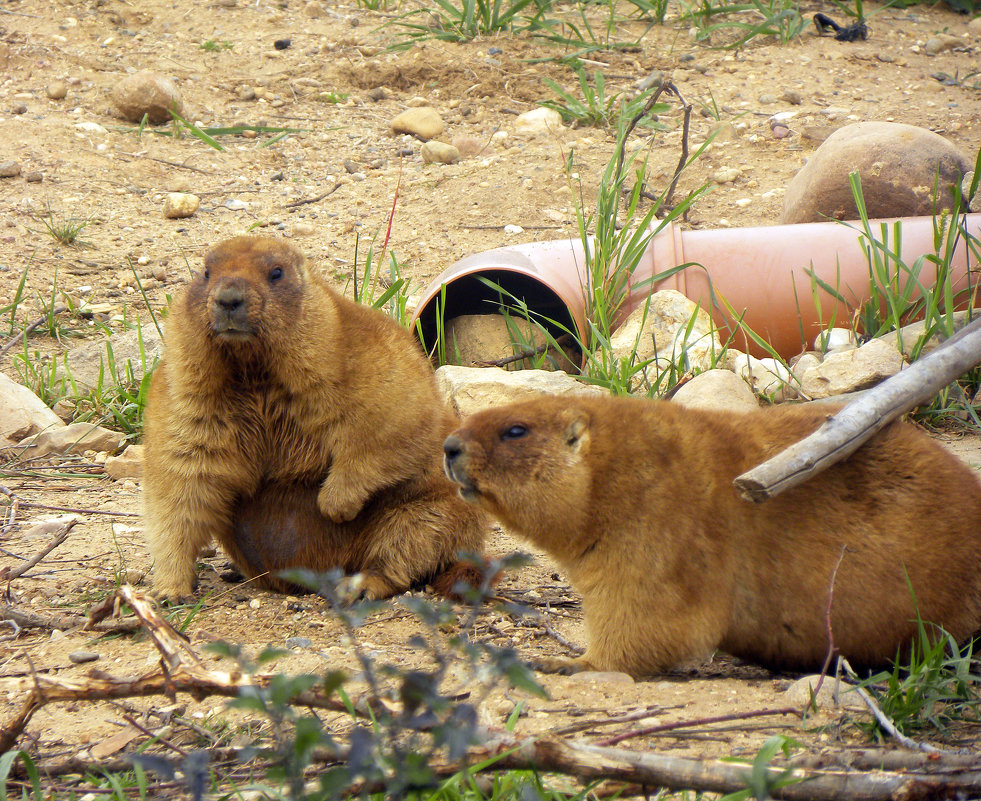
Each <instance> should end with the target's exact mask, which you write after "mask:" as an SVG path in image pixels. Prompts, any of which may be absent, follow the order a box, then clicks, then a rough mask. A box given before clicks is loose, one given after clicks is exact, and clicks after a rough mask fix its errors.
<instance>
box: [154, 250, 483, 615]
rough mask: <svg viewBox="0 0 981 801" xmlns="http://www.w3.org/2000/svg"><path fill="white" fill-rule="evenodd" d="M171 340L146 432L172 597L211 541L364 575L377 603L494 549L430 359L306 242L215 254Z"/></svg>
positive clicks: (161, 552) (166, 592) (271, 560)
mask: <svg viewBox="0 0 981 801" xmlns="http://www.w3.org/2000/svg"><path fill="white" fill-rule="evenodd" d="M165 343H166V350H165V355H164V358H163V360H162V361H161V363H160V364H159V365H158V367H157V369H156V372H155V373H154V375H153V380H152V384H151V387H150V393H149V398H148V404H147V410H146V418H145V420H146V424H145V432H144V440H145V444H146V471H145V476H144V480H143V495H144V516H145V525H146V535H147V539H148V542H149V545H150V551H151V554H152V556H153V559H154V573H155V579H154V583H155V589H156V591H157V593H158V594H159V595H162V596H166V597H168V598H171V599H174V598H181V597H185V596H187V595H189V594H190V593H191V592H192V590H193V587H194V583H195V571H194V563H195V556H196V554H197V553H198V551H199V549H200V548H201V547H202V546H203V545H205V544H207V543H208V541H209V540H211V539H212V538H215V539H217V540H218V541H219V542H220V543H221V544H222V545H223V546H224V547H225V549H226V550H227V551H228V552H229V553H230V554H231V555H232V558H233V559H234V560H235V562H236V563H237V565H238V566H239V568H240V569H241V570H242V571H243V572H244V573H246V574H247V575H249V576H257V575H260V574H263V573H266V572H267V571H269V572H270V573H275V572H276V571H278V570H281V569H283V568H287V567H294V566H303V567H309V568H314V569H325V568H328V567H336V566H340V567H343V568H344V569H345V570H346V571H351V572H353V571H364V573H365V582H364V584H363V587H364V591H365V594H366V595H367V596H369V597H373V598H381V597H386V596H389V595H392V594H394V593H396V592H400V591H402V590H405V589H407V588H408V587H409V586H410V584H412V583H415V582H418V581H421V580H423V579H425V578H427V577H430V576H432V575H434V574H437V573H439V572H440V571H441V570H443V569H445V568H446V567H448V566H449V565H450V564H451V563H452V561H453V559H454V556H455V554H456V553H457V551H460V550H467V551H479V550H480V548H481V545H482V541H483V536H484V532H485V529H486V525H485V518H484V516H483V514H482V513H480V512H479V510H475V509H472V508H471V507H468V506H467V504H464V503H463V502H461V501H460V500H459V498H458V497H457V495H456V492H455V490H454V487H453V485H452V484H451V483H450V482H449V481H447V479H446V478H445V476H444V475H443V474H442V470H441V468H440V464H439V444H440V442H442V440H443V438H444V437H445V436H446V434H447V433H448V432H449V431H450V430H451V429H452V428H453V427H454V426H455V425H456V423H457V421H456V418H455V417H454V415H453V414H452V413H451V412H450V411H449V410H448V409H447V408H446V406H445V405H444V403H443V402H442V400H441V399H440V397H439V395H438V393H437V390H436V385H435V380H434V378H433V375H432V370H431V369H430V367H429V363H428V362H427V361H426V358H425V356H424V354H423V353H422V352H421V350H420V349H419V347H418V345H417V344H416V343H415V342H414V340H413V339H412V337H411V336H410V335H409V333H408V332H407V331H405V330H403V329H402V328H401V327H400V326H399V325H397V324H396V323H395V322H393V321H392V320H390V319H389V318H388V317H386V316H385V315H384V314H383V313H381V312H378V311H374V310H371V309H367V308H365V307H363V306H359V305H358V304H356V303H354V302H352V301H349V300H346V299H344V298H342V297H341V296H340V295H338V294H337V293H335V292H333V291H332V290H331V289H330V288H329V287H328V286H327V285H326V283H325V282H324V281H323V280H322V279H320V278H319V277H318V276H317V275H316V274H315V273H314V271H313V270H311V269H310V268H309V267H308V266H307V264H306V261H305V259H304V258H303V255H302V254H301V253H300V252H299V251H298V250H296V249H295V248H294V247H293V246H292V245H290V244H288V243H287V242H284V241H282V240H276V239H270V238H260V237H238V238H236V239H231V240H228V241H226V242H223V243H221V244H219V245H217V246H216V247H214V248H213V249H212V250H211V251H210V252H209V253H208V254H207V256H206V257H205V270H204V271H203V272H202V273H199V274H198V275H196V276H195V278H194V279H193V280H192V282H191V283H190V284H189V286H188V287H187V289H186V291H185V292H184V293H183V294H182V295H181V296H180V297H178V298H177V299H176V300H175V301H174V303H173V306H172V308H171V312H170V315H169V317H168V320H167V331H166V338H165ZM262 582H264V583H265V585H266V586H270V587H276V588H280V589H285V587H286V585H285V583H284V582H282V581H281V580H278V579H276V578H275V577H274V576H273V575H268V576H266V577H265V578H264V579H262Z"/></svg>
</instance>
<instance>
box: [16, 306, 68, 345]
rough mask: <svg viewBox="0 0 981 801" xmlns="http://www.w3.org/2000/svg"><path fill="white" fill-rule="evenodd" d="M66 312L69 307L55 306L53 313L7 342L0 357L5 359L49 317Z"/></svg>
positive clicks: (41, 318)
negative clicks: (11, 350)
mask: <svg viewBox="0 0 981 801" xmlns="http://www.w3.org/2000/svg"><path fill="white" fill-rule="evenodd" d="M66 311H68V307H67V306H55V307H54V308H53V309H52V310H51V313H50V314H49V315H47V316H45V317H39V318H38V319H37V320H35V321H34V322H33V323H31V324H30V325H29V326H27V328H25V329H24V330H23V331H21V332H20V333H19V334H17V336H13V337H11V338H10V339H8V340H7V342H6V344H5V345H4V346H3V347H2V348H0V357H3V355H4V354H5V353H6V352H7V351H8V350H10V349H11V348H12V347H13V346H14V345H16V344H17V343H18V342H22V341H25V340H26V339H27V337H28V335H30V334H31V333H33V332H34V330H35V329H37V328H40V327H41V326H42V325H44V324H45V323H46V322H47V321H48V317H54V316H55V315H56V314H61V313H62V312H66Z"/></svg>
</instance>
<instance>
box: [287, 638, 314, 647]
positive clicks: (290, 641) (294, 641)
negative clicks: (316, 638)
mask: <svg viewBox="0 0 981 801" xmlns="http://www.w3.org/2000/svg"><path fill="white" fill-rule="evenodd" d="M311 645H313V640H311V639H310V638H309V637H287V638H286V647H287V648H309V647H310V646H311Z"/></svg>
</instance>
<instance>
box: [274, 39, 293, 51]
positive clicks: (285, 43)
mask: <svg viewBox="0 0 981 801" xmlns="http://www.w3.org/2000/svg"><path fill="white" fill-rule="evenodd" d="M292 44H293V40H292V39H277V40H276V41H275V42H273V47H275V48H276V49H277V50H288V49H289V48H290V46H291V45H292Z"/></svg>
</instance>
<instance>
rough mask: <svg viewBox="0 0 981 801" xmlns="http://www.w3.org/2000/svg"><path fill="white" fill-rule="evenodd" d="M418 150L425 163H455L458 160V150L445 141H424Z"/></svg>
mask: <svg viewBox="0 0 981 801" xmlns="http://www.w3.org/2000/svg"><path fill="white" fill-rule="evenodd" d="M419 152H420V154H421V155H422V160H423V161H424V162H425V163H426V164H456V163H457V162H458V161H459V160H460V151H459V150H457V149H456V148H455V147H453V145H448V144H446V142H437V141H430V142H426V144H424V145H423V146H422V148H421V149H420V151H419Z"/></svg>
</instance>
